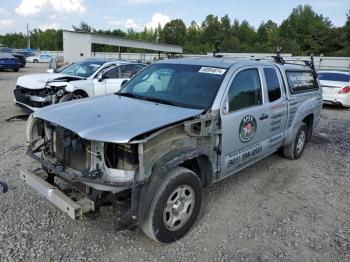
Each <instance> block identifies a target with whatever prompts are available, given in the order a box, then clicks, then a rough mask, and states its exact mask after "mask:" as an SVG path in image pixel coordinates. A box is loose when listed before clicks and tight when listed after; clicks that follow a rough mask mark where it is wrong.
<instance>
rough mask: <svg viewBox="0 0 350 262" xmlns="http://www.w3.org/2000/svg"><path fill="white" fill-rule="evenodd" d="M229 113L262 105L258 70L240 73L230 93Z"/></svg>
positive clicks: (234, 80)
mask: <svg viewBox="0 0 350 262" xmlns="http://www.w3.org/2000/svg"><path fill="white" fill-rule="evenodd" d="M228 98H229V111H230V112H232V111H236V110H240V109H243V108H247V107H251V106H255V105H261V104H262V97H261V83H260V77H259V72H258V70H257V69H248V70H244V71H241V72H239V73H238V74H237V75H236V76H235V78H234V79H233V82H232V84H231V86H230V89H229V91H228Z"/></svg>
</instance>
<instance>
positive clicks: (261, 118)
mask: <svg viewBox="0 0 350 262" xmlns="http://www.w3.org/2000/svg"><path fill="white" fill-rule="evenodd" d="M268 118H269V115H266V114H262V115H261V116H260V118H259V119H260V120H265V119H268Z"/></svg>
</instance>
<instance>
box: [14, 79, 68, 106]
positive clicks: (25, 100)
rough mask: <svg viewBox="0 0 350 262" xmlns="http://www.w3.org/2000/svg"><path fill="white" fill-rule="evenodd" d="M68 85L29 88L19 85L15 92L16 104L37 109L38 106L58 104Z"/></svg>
mask: <svg viewBox="0 0 350 262" xmlns="http://www.w3.org/2000/svg"><path fill="white" fill-rule="evenodd" d="M65 88H66V85H62V86H49V85H46V86H45V87H44V88H41V89H29V88H25V87H22V86H19V85H17V86H16V88H15V90H14V91H13V92H14V95H15V101H16V104H18V105H21V106H23V107H25V108H28V109H30V110H31V111H35V110H36V109H37V108H41V107H45V106H48V105H52V104H56V103H58V101H59V100H60V99H61V98H62V97H63V96H64V95H65V94H66V91H65Z"/></svg>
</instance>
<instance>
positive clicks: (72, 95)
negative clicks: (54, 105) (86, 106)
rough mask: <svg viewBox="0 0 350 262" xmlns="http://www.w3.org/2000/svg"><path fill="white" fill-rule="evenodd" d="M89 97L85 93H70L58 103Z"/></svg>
mask: <svg viewBox="0 0 350 262" xmlns="http://www.w3.org/2000/svg"><path fill="white" fill-rule="evenodd" d="M86 97H87V95H85V94H83V93H68V94H65V95H64V96H62V97H61V99H60V100H59V101H58V103H63V102H68V101H72V100H78V99H82V98H86Z"/></svg>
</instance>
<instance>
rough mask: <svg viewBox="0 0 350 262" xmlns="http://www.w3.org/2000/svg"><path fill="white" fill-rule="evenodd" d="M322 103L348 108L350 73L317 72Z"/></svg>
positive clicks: (349, 103)
mask: <svg viewBox="0 0 350 262" xmlns="http://www.w3.org/2000/svg"><path fill="white" fill-rule="evenodd" d="M317 75H318V78H319V80H320V83H321V86H322V91H323V103H324V104H330V105H339V106H344V107H350V72H343V71H318V72H317Z"/></svg>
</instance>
